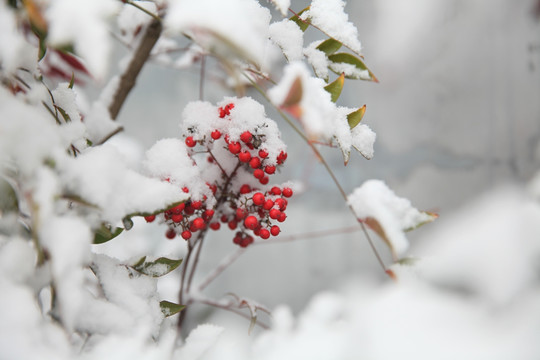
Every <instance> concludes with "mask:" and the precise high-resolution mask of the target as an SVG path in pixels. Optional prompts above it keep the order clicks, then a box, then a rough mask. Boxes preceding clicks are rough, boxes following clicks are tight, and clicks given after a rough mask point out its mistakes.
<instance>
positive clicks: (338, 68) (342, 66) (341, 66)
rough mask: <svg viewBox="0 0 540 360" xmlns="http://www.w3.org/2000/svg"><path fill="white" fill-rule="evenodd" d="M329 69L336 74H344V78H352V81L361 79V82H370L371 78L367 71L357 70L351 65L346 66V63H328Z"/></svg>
mask: <svg viewBox="0 0 540 360" xmlns="http://www.w3.org/2000/svg"><path fill="white" fill-rule="evenodd" d="M329 66H330V69H332V71H334V72H335V73H337V74H341V73H343V74H345V76H347V77H350V78H353V79H362V80H370V79H371V77H370V75H369V71H367V70H361V69H359V68H357V67H356V66H355V65H353V64H347V63H335V62H330V65H329Z"/></svg>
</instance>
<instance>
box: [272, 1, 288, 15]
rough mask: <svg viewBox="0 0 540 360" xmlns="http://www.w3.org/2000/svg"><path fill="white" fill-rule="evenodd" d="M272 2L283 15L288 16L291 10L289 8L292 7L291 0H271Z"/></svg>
mask: <svg viewBox="0 0 540 360" xmlns="http://www.w3.org/2000/svg"><path fill="white" fill-rule="evenodd" d="M269 1H270V2H271V3H272V4H274V6H275V8H276V9H277V10H278V11H279V12H280V13H281V15H283V16H287V12H288V11H289V8H290V7H291V0H269Z"/></svg>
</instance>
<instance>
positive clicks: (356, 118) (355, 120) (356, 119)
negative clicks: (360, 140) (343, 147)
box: [347, 105, 366, 130]
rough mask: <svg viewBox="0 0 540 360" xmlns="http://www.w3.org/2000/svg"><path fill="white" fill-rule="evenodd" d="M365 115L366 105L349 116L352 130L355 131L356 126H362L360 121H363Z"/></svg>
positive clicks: (348, 119)
mask: <svg viewBox="0 0 540 360" xmlns="http://www.w3.org/2000/svg"><path fill="white" fill-rule="evenodd" d="M365 113H366V105H364V106H362V107H361V108H359V109H358V110H356V111H353V112H352V113H350V114H348V115H347V121H348V122H349V127H350V128H351V130H352V129H354V128H355V127H356V125H358V124H360V121H362V118H363V117H364V114H365Z"/></svg>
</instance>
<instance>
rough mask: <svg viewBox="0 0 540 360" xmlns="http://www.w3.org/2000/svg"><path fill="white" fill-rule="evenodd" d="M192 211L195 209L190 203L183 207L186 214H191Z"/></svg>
mask: <svg viewBox="0 0 540 360" xmlns="http://www.w3.org/2000/svg"><path fill="white" fill-rule="evenodd" d="M194 212H195V209H194V208H193V206H191V205H188V206H186V208H185V209H184V214H186V215H193V213H194Z"/></svg>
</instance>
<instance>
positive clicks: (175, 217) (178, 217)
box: [171, 214, 184, 223]
mask: <svg viewBox="0 0 540 360" xmlns="http://www.w3.org/2000/svg"><path fill="white" fill-rule="evenodd" d="M171 219H172V221H173V222H175V223H179V222H180V221H182V220H184V217H183V216H182V215H181V214H174V215H173V216H171Z"/></svg>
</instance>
